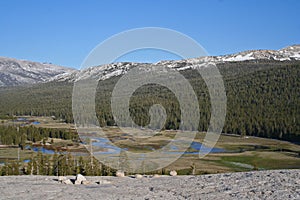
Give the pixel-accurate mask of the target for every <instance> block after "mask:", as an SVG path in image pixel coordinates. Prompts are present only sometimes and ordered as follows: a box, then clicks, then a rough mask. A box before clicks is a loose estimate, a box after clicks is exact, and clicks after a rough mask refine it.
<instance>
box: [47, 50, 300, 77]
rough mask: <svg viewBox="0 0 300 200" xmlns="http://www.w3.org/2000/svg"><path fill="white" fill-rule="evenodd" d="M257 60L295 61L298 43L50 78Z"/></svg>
mask: <svg viewBox="0 0 300 200" xmlns="http://www.w3.org/2000/svg"><path fill="white" fill-rule="evenodd" d="M250 60H252V61H255V60H256V61H258V60H270V61H297V60H300V45H293V46H289V47H286V48H283V49H280V50H278V51H276V50H250V51H244V52H240V53H236V54H230V55H223V56H205V57H199V58H191V59H186V60H176V61H173V60H171V61H160V62H158V63H154V64H150V63H132V62H120V63H111V64H106V65H101V66H93V67H89V68H86V69H82V70H81V71H77V72H74V73H72V74H62V75H59V76H56V77H54V78H52V79H51V80H52V81H68V82H74V81H75V80H82V79H88V78H95V77H97V78H99V80H105V79H109V78H111V77H114V76H119V75H122V74H125V73H127V71H129V70H130V69H131V68H133V67H136V66H141V65H148V66H149V67H150V66H153V65H163V66H166V67H168V68H173V69H176V70H178V71H183V70H187V69H195V67H196V66H197V65H199V64H205V63H209V62H210V63H215V64H221V63H228V62H240V61H250Z"/></svg>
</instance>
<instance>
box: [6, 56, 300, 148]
mask: <svg viewBox="0 0 300 200" xmlns="http://www.w3.org/2000/svg"><path fill="white" fill-rule="evenodd" d="M218 68H219V70H220V72H221V74H222V76H223V79H224V84H225V89H226V93H227V113H226V122H225V126H224V128H223V132H225V133H230V134H240V135H252V136H259V137H267V138H276V139H283V140H288V141H292V142H298V143H299V142H300V62H299V61H281V62H279V61H272V60H254V61H243V62H231V63H223V64H218ZM181 73H182V74H183V75H184V76H185V77H186V78H187V79H188V80H189V82H190V83H191V85H192V87H193V88H194V90H195V93H196V94H197V96H198V100H199V108H200V117H201V120H200V123H199V131H205V130H207V127H208V123H209V119H210V103H209V102H210V99H209V93H208V91H207V87H206V85H205V83H204V81H203V79H202V78H201V76H200V75H199V74H198V73H197V71H196V70H185V71H182V72H181ZM119 78H120V77H113V78H110V79H107V80H104V81H101V82H100V83H99V84H98V92H97V96H96V113H97V115H98V119H99V122H100V124H101V125H102V126H111V125H115V122H114V120H113V117H112V113H111V111H110V98H111V91H112V90H113V87H114V85H115V84H116V82H117V81H118V79H119ZM72 89H73V83H69V82H51V83H45V84H38V85H33V86H23V87H20V86H19V87H5V88H0V96H1V98H0V116H2V118H7V117H9V116H12V115H37V116H52V115H54V116H56V117H58V118H61V119H64V120H65V121H66V122H73V118H72V109H71V108H72V99H71V98H72ZM157 103H159V104H161V105H163V106H164V108H165V109H166V112H167V115H168V117H167V120H166V123H165V125H164V128H165V129H178V127H179V124H180V121H181V119H180V108H179V102H178V101H177V99H176V98H175V95H174V94H173V93H172V92H171V91H170V90H169V89H167V88H164V87H162V86H158V85H146V86H143V87H141V88H139V89H138V90H137V91H136V92H135V93H134V95H133V96H132V98H131V101H130V112H131V116H132V118H133V119H134V120H135V122H136V123H137V124H139V125H141V126H144V125H147V124H148V123H149V119H150V117H149V115H148V110H149V108H150V106H151V105H153V104H157Z"/></svg>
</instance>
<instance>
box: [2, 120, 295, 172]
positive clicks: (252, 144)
mask: <svg viewBox="0 0 300 200" xmlns="http://www.w3.org/2000/svg"><path fill="white" fill-rule="evenodd" d="M28 119H30V120H33V121H38V122H39V123H37V124H30V125H26V126H35V127H43V128H48V129H57V128H65V129H69V130H73V131H75V127H74V125H73V124H67V123H63V122H60V121H59V120H55V119H52V118H51V117H30V118H29V117H28ZM12 123H14V124H13V125H14V126H19V125H20V123H19V122H12V121H11V120H5V121H3V123H2V126H8V125H12ZM127 129H129V131H132V132H133V133H135V134H133V135H130V134H125V133H122V132H121V130H120V129H119V128H117V127H105V128H103V131H104V132H105V133H106V138H94V139H93V140H92V145H93V146H95V147H97V148H98V147H99V148H100V149H101V150H102V153H103V154H111V155H113V156H118V155H119V154H120V151H122V150H127V151H131V152H140V153H147V152H151V151H155V150H157V149H160V148H162V147H164V146H165V145H166V144H168V143H169V142H170V141H171V140H172V139H173V138H174V137H175V135H176V133H177V131H173V130H164V131H160V132H158V133H157V134H155V135H154V136H152V137H147V138H139V137H136V136H138V132H139V131H138V129H132V130H130V129H131V128H127ZM204 137H205V133H197V134H196V137H195V138H194V140H193V142H192V144H191V146H190V147H189V148H188V149H187V151H186V152H184V153H183V154H182V155H181V156H180V158H179V159H178V160H176V161H175V162H173V163H172V164H170V165H169V166H167V167H165V169H164V170H167V171H170V170H176V171H177V172H178V174H179V175H188V174H192V173H194V174H210V173H223V172H237V171H249V170H268V169H299V168H300V145H298V144H294V143H291V142H287V141H280V140H275V139H268V138H259V137H251V136H246V137H241V136H237V135H228V134H222V135H221V136H220V138H219V140H218V142H217V143H216V145H215V147H214V148H213V149H212V151H211V152H210V153H209V154H208V155H206V156H205V157H204V158H201V159H200V158H199V155H198V151H199V149H200V148H201V145H202V143H203V140H204ZM81 139H82V138H81ZM43 140H44V141H36V142H34V143H33V142H28V141H27V144H26V148H24V149H23V150H21V148H19V147H18V146H14V145H1V146H0V164H1V165H4V163H6V162H11V161H19V162H23V165H26V164H27V163H28V162H29V161H30V159H32V157H33V156H35V155H37V154H40V153H42V154H45V155H53V154H66V153H69V152H70V154H71V155H72V156H73V157H74V158H78V157H80V156H81V157H83V158H87V157H89V156H90V153H89V152H88V151H87V150H86V149H85V145H86V141H83V140H81V141H74V140H65V139H58V138H44V139H43ZM111 144H113V145H111ZM170 152H171V153H174V154H181V153H182V152H178V150H177V149H176V147H175V146H174V147H171V149H170Z"/></svg>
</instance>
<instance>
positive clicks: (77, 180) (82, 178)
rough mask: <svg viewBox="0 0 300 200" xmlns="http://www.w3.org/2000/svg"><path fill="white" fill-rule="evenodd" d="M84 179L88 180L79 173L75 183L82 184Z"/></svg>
mask: <svg viewBox="0 0 300 200" xmlns="http://www.w3.org/2000/svg"><path fill="white" fill-rule="evenodd" d="M82 181H86V178H85V177H84V176H82V175H81V174H77V175H76V179H75V185H80V184H81V183H82Z"/></svg>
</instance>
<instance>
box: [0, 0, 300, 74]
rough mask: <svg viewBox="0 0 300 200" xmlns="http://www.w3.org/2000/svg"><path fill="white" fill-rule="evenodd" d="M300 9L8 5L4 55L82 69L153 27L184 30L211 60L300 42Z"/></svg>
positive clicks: (198, 0) (269, 3)
mask: <svg viewBox="0 0 300 200" xmlns="http://www.w3.org/2000/svg"><path fill="white" fill-rule="evenodd" d="M299 11H300V1H299V0H181V1H179V0H119V1H118V0H95V1H92V0H81V1H79V0H24V1H23V0H1V1H0V56H5V57H13V58H18V59H26V60H32V61H39V62H51V63H54V64H58V65H63V66H70V67H76V68H78V67H79V66H80V64H81V63H82V61H83V60H84V58H85V57H86V56H87V55H88V53H89V52H90V51H91V50H92V49H93V48H94V47H95V46H96V45H97V44H99V43H100V42H102V41H103V40H105V39H107V38H108V37H110V36H112V35H114V34H117V33H119V32H121V31H125V30H127V29H132V28H139V27H149V26H150V27H164V28H169V29H174V30H177V31H179V32H182V33H184V34H186V35H188V36H190V37H192V38H193V39H195V40H196V41H197V42H198V43H200V44H201V45H202V46H203V47H204V48H205V49H206V50H207V51H208V53H209V54H210V55H223V54H229V53H235V52H239V51H243V50H249V49H280V48H283V47H285V46H288V45H292V44H299V43H300V20H299V19H300V17H299ZM148 53H149V52H148ZM151 56H153V57H152V58H151ZM125 57H126V56H125ZM129 58H130V56H129ZM172 58H174V57H173V55H170V54H167V53H162V52H160V54H159V55H158V54H157V53H154V54H151V53H150V54H149V56H148V57H147V59H145V58H144V57H143V54H142V53H140V54H136V56H135V57H134V59H135V60H133V61H144V60H145V61H156V59H172ZM127 59H128V58H127ZM125 60H126V59H125ZM121 61H122V59H121Z"/></svg>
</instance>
